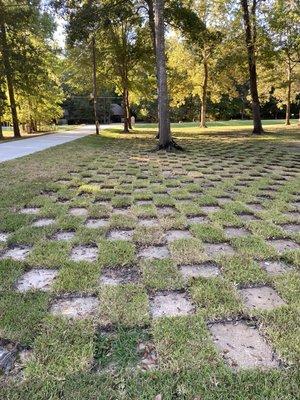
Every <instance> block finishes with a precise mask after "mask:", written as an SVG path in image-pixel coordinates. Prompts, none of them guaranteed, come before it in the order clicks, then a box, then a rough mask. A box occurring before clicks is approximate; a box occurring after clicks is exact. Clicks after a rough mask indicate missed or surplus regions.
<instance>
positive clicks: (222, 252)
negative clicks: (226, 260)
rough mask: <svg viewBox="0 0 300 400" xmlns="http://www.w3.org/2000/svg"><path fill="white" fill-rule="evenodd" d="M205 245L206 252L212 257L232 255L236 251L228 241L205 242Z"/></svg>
mask: <svg viewBox="0 0 300 400" xmlns="http://www.w3.org/2000/svg"><path fill="white" fill-rule="evenodd" d="M203 247H204V251H205V253H206V254H207V255H208V256H209V257H211V258H216V257H220V256H227V255H228V256H232V255H234V253H235V252H234V249H233V247H232V246H230V244H228V243H204V244H203Z"/></svg>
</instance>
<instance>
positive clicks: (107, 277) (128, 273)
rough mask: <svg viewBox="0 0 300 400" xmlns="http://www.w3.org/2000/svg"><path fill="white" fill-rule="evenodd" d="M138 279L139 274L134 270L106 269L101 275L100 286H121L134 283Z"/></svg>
mask: <svg viewBox="0 0 300 400" xmlns="http://www.w3.org/2000/svg"><path fill="white" fill-rule="evenodd" d="M138 279H139V272H138V271H137V270H136V269H135V268H107V269H104V270H103V271H102V273H101V277H100V283H101V284H102V285H111V286H116V285H123V284H127V283H135V282H137V281H138Z"/></svg>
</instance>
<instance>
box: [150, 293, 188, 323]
mask: <svg viewBox="0 0 300 400" xmlns="http://www.w3.org/2000/svg"><path fill="white" fill-rule="evenodd" d="M150 311H151V314H152V316H153V318H159V317H174V316H179V315H190V314H193V313H194V311H195V308H194V306H193V305H192V303H191V302H190V300H189V299H188V297H187V295H186V294H185V293H179V292H166V293H157V294H155V296H154V297H153V298H152V299H151V301H150Z"/></svg>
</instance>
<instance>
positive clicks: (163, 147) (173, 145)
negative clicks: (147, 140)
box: [151, 139, 185, 152]
mask: <svg viewBox="0 0 300 400" xmlns="http://www.w3.org/2000/svg"><path fill="white" fill-rule="evenodd" d="M160 150H165V151H167V152H172V151H175V150H178V151H185V150H184V148H183V147H182V146H180V145H179V144H177V143H176V142H175V141H174V140H173V139H171V141H170V142H169V143H166V144H165V145H161V144H158V145H157V146H156V147H155V148H154V149H153V150H151V152H155V151H160Z"/></svg>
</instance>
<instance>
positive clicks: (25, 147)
mask: <svg viewBox="0 0 300 400" xmlns="http://www.w3.org/2000/svg"><path fill="white" fill-rule="evenodd" d="M94 132H95V127H94V125H86V126H84V127H82V128H79V129H75V130H72V131H67V132H61V133H51V134H49V135H43V136H37V137H32V138H29V139H24V140H16V141H10V142H7V143H2V144H0V162H3V161H8V160H13V159H15V158H19V157H23V156H27V155H28V154H33V153H36V152H38V151H41V150H45V149H48V148H49V147H54V146H58V145H59V144H63V143H68V142H72V141H73V140H77V139H80V138H82V137H84V136H87V135H91V134H93V133H94Z"/></svg>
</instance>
